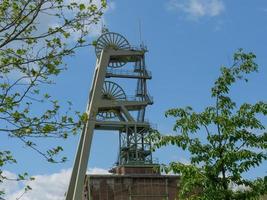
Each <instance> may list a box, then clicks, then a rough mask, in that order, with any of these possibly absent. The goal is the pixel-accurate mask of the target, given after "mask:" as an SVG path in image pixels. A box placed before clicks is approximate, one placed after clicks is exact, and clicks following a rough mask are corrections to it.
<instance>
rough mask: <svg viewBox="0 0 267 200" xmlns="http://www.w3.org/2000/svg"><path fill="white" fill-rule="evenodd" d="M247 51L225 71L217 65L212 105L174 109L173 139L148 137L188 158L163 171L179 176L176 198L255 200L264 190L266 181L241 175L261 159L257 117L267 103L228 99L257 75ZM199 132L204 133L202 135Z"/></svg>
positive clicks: (263, 140)
mask: <svg viewBox="0 0 267 200" xmlns="http://www.w3.org/2000/svg"><path fill="white" fill-rule="evenodd" d="M255 58H256V56H255V55H254V54H253V53H244V52H243V51H242V49H240V50H239V51H237V52H236V53H235V54H234V57H233V65H232V66H231V67H224V66H223V67H221V75H220V76H219V78H218V79H217V80H216V81H215V83H214V86H213V87H212V89H211V97H212V98H213V99H214V102H215V103H214V105H211V106H208V107H206V108H205V109H204V110H203V111H202V112H195V111H194V110H193V108H191V107H186V108H174V109H170V110H168V111H167V112H166V116H167V117H169V116H170V117H174V118H175V119H176V123H175V125H174V131H176V132H179V134H177V135H169V136H166V135H165V136H164V135H162V136H160V135H159V134H158V133H157V132H156V133H155V135H154V136H156V137H155V138H157V139H159V140H157V142H156V146H157V147H161V146H165V145H168V144H172V145H176V146H178V147H180V148H182V149H183V150H186V151H189V152H190V154H191V158H190V161H191V162H190V164H183V163H181V162H172V163H170V164H169V165H168V166H165V169H166V170H167V171H173V172H174V173H178V174H181V185H180V187H181V190H180V197H181V199H192V200H193V199H194V200H195V199H205V200H209V199H210V200H216V199H218V200H219V199H220V200H221V199H226V200H230V199H258V198H259V196H260V195H263V194H264V193H266V192H267V187H266V184H267V179H266V177H265V178H264V177H261V178H257V179H255V180H250V179H246V178H245V177H244V173H245V172H248V171H249V170H250V169H252V168H254V167H257V166H259V165H260V164H262V162H264V161H265V160H266V159H267V155H266V148H267V133H266V127H265V125H264V123H263V119H265V120H266V118H265V117H266V116H267V103H266V102H263V101H259V102H257V103H255V104H249V103H243V104H242V105H238V104H237V103H236V102H234V101H233V99H232V98H231V97H230V89H231V86H232V85H233V84H234V83H236V82H237V81H240V80H245V81H248V80H247V75H248V74H250V73H252V72H257V71H258V66H257V64H256V63H255ZM204 134H205V135H204Z"/></svg>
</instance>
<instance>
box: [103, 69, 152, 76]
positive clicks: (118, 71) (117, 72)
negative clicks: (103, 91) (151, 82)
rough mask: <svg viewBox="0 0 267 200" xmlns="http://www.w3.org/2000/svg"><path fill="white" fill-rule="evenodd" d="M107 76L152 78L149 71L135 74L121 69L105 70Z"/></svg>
mask: <svg viewBox="0 0 267 200" xmlns="http://www.w3.org/2000/svg"><path fill="white" fill-rule="evenodd" d="M107 75H125V76H136V77H152V73H151V71H148V70H144V71H143V72H142V73H140V72H135V71H132V70H122V69H107Z"/></svg>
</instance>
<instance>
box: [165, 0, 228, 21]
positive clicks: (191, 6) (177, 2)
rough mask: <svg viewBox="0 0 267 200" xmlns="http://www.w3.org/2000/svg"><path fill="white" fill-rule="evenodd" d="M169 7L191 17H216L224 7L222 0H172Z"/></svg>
mask: <svg viewBox="0 0 267 200" xmlns="http://www.w3.org/2000/svg"><path fill="white" fill-rule="evenodd" d="M168 9H169V10H174V11H177V12H182V13H184V14H186V16H187V17H188V18H189V19H194V20H196V19H199V18H201V17H215V16H218V15H220V14H221V13H222V12H223V11H224V9H225V6H224V3H223V1H222V0H170V1H169V3H168Z"/></svg>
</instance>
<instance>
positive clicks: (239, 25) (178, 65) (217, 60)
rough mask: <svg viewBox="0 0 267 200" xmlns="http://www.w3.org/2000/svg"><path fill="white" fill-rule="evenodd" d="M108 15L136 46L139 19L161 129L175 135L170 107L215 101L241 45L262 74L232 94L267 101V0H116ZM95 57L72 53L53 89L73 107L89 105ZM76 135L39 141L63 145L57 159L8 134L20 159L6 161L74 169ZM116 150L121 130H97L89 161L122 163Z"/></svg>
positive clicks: (42, 169)
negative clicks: (213, 91) (217, 85)
mask: <svg viewBox="0 0 267 200" xmlns="http://www.w3.org/2000/svg"><path fill="white" fill-rule="evenodd" d="M103 21H104V23H105V24H106V25H107V27H108V28H109V30H110V31H114V32H118V33H121V34H122V35H124V36H125V37H126V38H127V39H128V41H129V42H130V43H131V44H132V45H139V44H140V36H139V28H138V27H139V21H140V22H141V27H142V28H141V29H142V41H143V42H144V43H145V45H147V47H148V49H149V52H148V53H147V57H146V60H147V61H146V62H147V66H148V68H149V69H150V70H151V71H152V73H153V79H152V80H151V81H149V83H148V84H149V89H150V94H151V95H152V96H153V97H154V101H155V103H154V105H152V106H150V108H149V109H148V112H147V116H146V118H149V120H150V121H151V122H152V123H155V124H157V127H158V129H159V131H161V132H162V133H172V126H173V123H174V121H173V119H166V118H165V117H164V112H165V111H166V110H167V109H169V108H174V107H184V106H187V105H191V106H192V107H193V108H194V109H195V110H197V111H201V110H202V109H203V108H204V107H205V106H207V105H210V104H211V103H213V100H212V99H211V98H210V88H211V87H212V85H213V82H214V80H215V79H216V78H217V76H218V75H219V68H220V66H222V65H226V66H229V65H231V63H232V55H233V53H234V52H235V51H236V50H237V49H238V48H243V49H244V50H245V51H252V52H254V53H255V54H256V55H257V63H258V64H259V73H257V74H253V75H252V76H251V77H250V81H249V83H246V84H245V83H241V84H237V85H236V86H234V87H233V88H232V89H233V90H232V96H233V98H234V100H236V101H237V102H238V103H242V102H249V103H255V102H256V101H258V100H264V101H266V100H267V92H266V85H267V67H266V66H267V1H266V0H253V1H251V0H235V1H232V0H225V1H222V0H135V1H132V0H114V1H112V6H111V8H110V9H109V10H108V11H107V12H106V13H105V16H104V20H103ZM88 39H89V40H93V39H95V37H90V38H88ZM95 61H96V56H95V53H94V49H93V47H89V48H85V49H83V50H80V51H78V52H77V54H76V56H75V57H71V58H67V59H66V62H67V64H68V66H69V69H68V70H67V71H66V72H64V73H63V74H61V75H60V76H59V77H58V78H57V80H56V84H55V85H52V86H51V87H49V88H48V89H47V90H49V92H50V93H51V94H52V95H54V96H55V97H56V98H58V99H59V100H60V101H66V100H70V101H72V102H73V105H74V109H76V110H80V111H81V112H82V111H84V110H85V107H86V102H87V96H88V91H89V88H90V84H91V81H92V76H93V70H94V66H95ZM265 124H266V119H265ZM78 139H79V137H78V136H75V137H71V138H70V139H68V140H67V141H63V142H62V141H61V140H56V141H55V140H50V139H48V140H45V141H44V142H42V143H41V144H42V147H46V146H49V145H51V144H60V145H63V147H64V149H65V151H64V153H63V154H64V155H66V156H67V157H68V159H69V161H68V162H66V163H65V164H56V165H54V164H47V163H46V162H45V161H44V160H43V159H42V158H40V157H39V156H38V155H36V153H34V152H32V151H31V150H29V149H26V148H24V147H23V146H22V144H21V143H19V142H17V141H16V140H15V139H4V140H2V141H0V145H1V147H4V148H10V149H12V150H14V152H15V156H17V158H18V162H19V164H17V165H9V166H7V168H6V169H7V170H8V171H11V172H15V173H17V172H23V171H28V172H29V173H31V174H53V173H56V172H59V171H60V170H62V169H69V168H71V167H72V164H73V159H74V155H75V151H76V146H77V144H78ZM11 144H12V145H11ZM14 145H15V146H14ZM117 151H118V135H117V134H116V133H113V132H100V131H98V132H96V134H95V135H94V139H93V144H92V148H91V155H90V161H89V167H90V168H94V167H98V168H104V169H109V168H110V167H111V166H112V165H113V164H114V163H115V161H116V158H117ZM154 157H156V158H158V159H159V161H160V163H168V162H170V161H172V160H180V161H186V160H187V157H188V155H187V154H186V153H184V152H182V151H180V150H179V149H177V148H174V147H168V148H163V149H161V150H158V151H157V152H156V153H155V154H154ZM261 175H266V163H265V166H262V167H260V168H259V169H255V170H252V171H251V173H248V175H247V176H248V177H256V176H261Z"/></svg>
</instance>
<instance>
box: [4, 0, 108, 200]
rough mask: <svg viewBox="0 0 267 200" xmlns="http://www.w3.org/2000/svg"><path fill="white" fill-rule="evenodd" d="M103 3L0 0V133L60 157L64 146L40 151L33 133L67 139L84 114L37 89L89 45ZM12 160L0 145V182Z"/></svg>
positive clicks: (49, 156) (51, 157) (50, 158)
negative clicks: (72, 110)
mask: <svg viewBox="0 0 267 200" xmlns="http://www.w3.org/2000/svg"><path fill="white" fill-rule="evenodd" d="M78 2H79V1H78ZM105 7H106V1H105V0H101V1H100V0H99V1H92V0H90V1H89V0H88V3H86V4H83V3H77V1H74V0H1V1H0V133H1V134H6V135H8V136H9V137H12V138H17V139H19V140H20V141H21V142H22V143H23V144H25V145H26V146H27V147H29V148H31V149H33V150H35V151H36V152H37V153H39V154H40V155H42V156H43V157H44V158H45V159H46V160H47V161H49V162H53V163H55V162H64V161H65V160H66V158H65V157H63V158H61V160H57V159H55V156H56V155H57V154H58V153H59V152H61V151H62V150H63V149H62V147H60V146H58V147H53V148H52V149H48V150H47V151H46V152H42V151H41V150H39V148H38V146H37V144H36V141H38V140H37V138H47V137H55V138H64V139H65V138H67V137H68V135H69V134H72V133H76V132H77V130H78V129H79V127H80V126H81V124H82V123H83V120H82V119H83V118H84V115H83V114H79V113H76V114H77V115H78V117H80V120H79V118H78V117H77V118H76V117H75V118H73V115H70V113H69V112H70V111H69V110H68V109H67V111H63V110H62V109H61V104H60V103H59V102H58V101H57V100H55V99H54V98H52V97H51V96H50V95H49V94H46V93H44V92H42V91H43V90H42V89H41V88H44V87H45V85H48V84H51V83H53V80H55V77H56V76H57V75H58V74H60V72H61V71H62V70H64V69H66V67H67V66H66V65H65V63H64V58H65V57H67V56H72V55H74V54H75V51H76V50H77V49H79V48H81V47H86V46H88V45H90V43H88V42H87V41H86V37H87V36H88V34H90V31H91V27H92V26H93V25H94V24H96V23H97V22H98V21H99V19H100V17H101V16H102V14H103V9H105ZM68 105H69V106H68V107H71V103H68ZM10 163H16V159H15V158H14V157H13V156H12V152H10V151H9V150H7V149H0V183H1V182H2V181H4V180H8V177H5V176H4V175H3V173H2V170H1V169H2V167H4V165H6V164H10ZM27 176H28V174H24V175H19V176H18V179H17V180H22V179H25V177H27ZM28 189H29V188H28ZM2 193H3V192H0V196H1V194H2Z"/></svg>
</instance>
